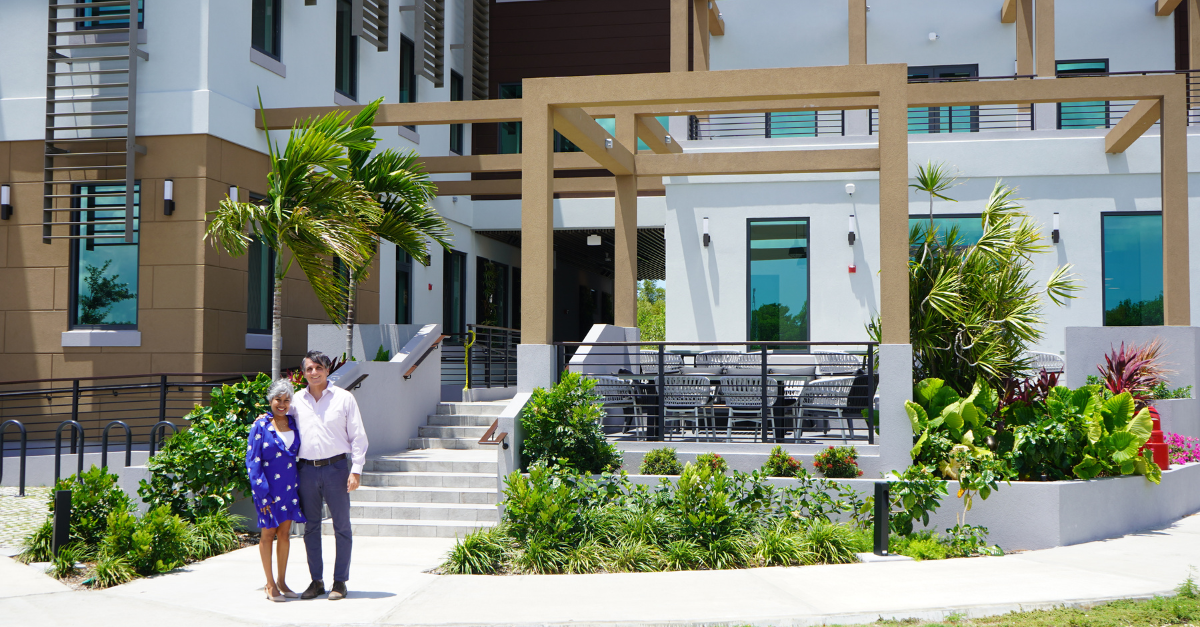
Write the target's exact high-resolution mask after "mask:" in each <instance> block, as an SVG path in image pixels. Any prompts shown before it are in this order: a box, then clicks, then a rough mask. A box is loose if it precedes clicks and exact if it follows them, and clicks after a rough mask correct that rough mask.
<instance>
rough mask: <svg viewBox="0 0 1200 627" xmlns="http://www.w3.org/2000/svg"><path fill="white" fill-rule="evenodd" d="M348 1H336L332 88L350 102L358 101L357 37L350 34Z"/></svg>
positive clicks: (351, 22)
mask: <svg viewBox="0 0 1200 627" xmlns="http://www.w3.org/2000/svg"><path fill="white" fill-rule="evenodd" d="M350 13H351V10H350V0H337V23H336V24H335V28H336V38H335V39H336V40H335V42H334V51H335V52H334V73H333V88H334V89H336V90H338V91H339V92H341V94H342V95H343V96H346V97H348V98H350V99H351V100H357V99H358V37H355V36H354V35H352V34H351V32H352V31H351V28H352V26H353V17H352V16H351V15H350Z"/></svg>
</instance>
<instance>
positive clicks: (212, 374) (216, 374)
mask: <svg viewBox="0 0 1200 627" xmlns="http://www.w3.org/2000/svg"><path fill="white" fill-rule="evenodd" d="M259 374H260V373H258V372H152V373H147V374H115V375H103V376H98V377H72V378H56V379H22V380H18V381H0V385H13V384H17V383H21V384H24V383H53V382H56V381H106V380H111V379H146V378H150V377H244V376H258V375H259Z"/></svg>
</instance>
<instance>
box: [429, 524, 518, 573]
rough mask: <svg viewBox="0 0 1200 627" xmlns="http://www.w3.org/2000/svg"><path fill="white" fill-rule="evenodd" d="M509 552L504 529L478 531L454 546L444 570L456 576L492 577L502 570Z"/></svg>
mask: <svg viewBox="0 0 1200 627" xmlns="http://www.w3.org/2000/svg"><path fill="white" fill-rule="evenodd" d="M507 550H508V541H507V538H506V537H505V535H504V532H503V529H501V528H499V527H491V528H489V529H476V530H475V531H472V532H471V533H468V534H467V535H466V537H464V538H463V539H462V541H461V542H458V543H457V544H455V545H454V548H453V549H451V550H450V553H449V554H448V555H447V556H446V563H445V565H444V566H443V569H444V570H445V571H446V572H448V573H451V574H455V575H491V574H494V573H496V572H498V571H499V570H500V568H501V566H502V565H503V563H504V557H505V553H506V552H507Z"/></svg>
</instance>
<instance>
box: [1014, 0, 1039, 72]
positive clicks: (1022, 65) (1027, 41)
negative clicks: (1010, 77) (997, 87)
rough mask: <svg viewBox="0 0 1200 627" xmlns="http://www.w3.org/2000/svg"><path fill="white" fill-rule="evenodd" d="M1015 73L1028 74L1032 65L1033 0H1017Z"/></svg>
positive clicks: (1032, 70)
mask: <svg viewBox="0 0 1200 627" xmlns="http://www.w3.org/2000/svg"><path fill="white" fill-rule="evenodd" d="M1016 24H1017V74H1020V75H1021V76H1030V75H1032V74H1034V73H1035V68H1034V66H1033V0H1017V22H1016Z"/></svg>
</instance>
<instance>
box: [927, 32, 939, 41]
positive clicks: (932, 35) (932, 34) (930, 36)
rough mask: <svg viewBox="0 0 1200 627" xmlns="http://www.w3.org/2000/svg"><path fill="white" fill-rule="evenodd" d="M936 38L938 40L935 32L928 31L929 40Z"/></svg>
mask: <svg viewBox="0 0 1200 627" xmlns="http://www.w3.org/2000/svg"><path fill="white" fill-rule="evenodd" d="M937 40H938V34H937V33H929V41H937Z"/></svg>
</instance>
